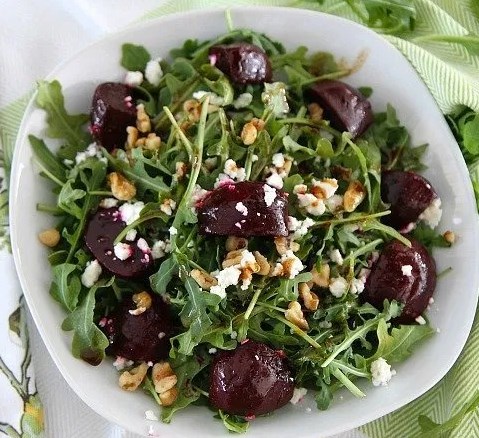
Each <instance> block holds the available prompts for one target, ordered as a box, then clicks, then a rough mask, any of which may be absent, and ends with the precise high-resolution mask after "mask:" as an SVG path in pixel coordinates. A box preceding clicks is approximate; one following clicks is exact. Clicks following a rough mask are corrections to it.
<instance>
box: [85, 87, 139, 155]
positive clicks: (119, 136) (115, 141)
mask: <svg viewBox="0 0 479 438" xmlns="http://www.w3.org/2000/svg"><path fill="white" fill-rule="evenodd" d="M132 91H133V90H132V89H131V88H130V87H128V86H127V85H125V84H121V83H117V82H105V83H103V84H100V85H98V87H96V90H95V93H94V95H93V100H92V103H91V111H90V120H91V132H92V135H93V138H94V139H95V140H96V141H97V142H98V143H99V144H100V145H101V146H103V147H104V148H105V149H107V150H109V151H110V150H112V149H115V148H123V147H124V146H125V141H126V137H127V133H126V128H127V127H128V126H136V106H135V102H134V101H133V98H132Z"/></svg>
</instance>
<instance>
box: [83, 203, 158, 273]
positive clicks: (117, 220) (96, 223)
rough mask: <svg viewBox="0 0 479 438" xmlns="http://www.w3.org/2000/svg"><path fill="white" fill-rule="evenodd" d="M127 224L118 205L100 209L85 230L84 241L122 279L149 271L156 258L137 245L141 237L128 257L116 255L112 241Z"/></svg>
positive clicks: (132, 245)
mask: <svg viewBox="0 0 479 438" xmlns="http://www.w3.org/2000/svg"><path fill="white" fill-rule="evenodd" d="M125 227H126V224H125V222H123V221H122V220H121V215H120V212H119V210H118V208H116V207H114V208H100V209H98V210H97V212H96V213H95V214H94V215H93V216H92V217H91V218H90V221H89V222H88V225H87V227H86V231H85V242H86V245H87V247H88V249H89V250H90V251H91V252H92V254H93V256H94V257H95V258H96V259H97V260H98V262H99V263H100V264H101V265H102V266H103V267H104V268H105V269H107V270H108V271H110V272H111V273H112V274H115V275H118V276H120V277H123V278H130V277H137V276H139V275H141V274H146V273H148V271H149V269H150V268H151V267H152V266H153V257H152V256H151V254H150V253H148V252H146V253H145V252H143V251H142V250H141V249H140V248H138V245H137V244H138V240H139V239H140V238H141V236H138V235H137V237H136V238H135V240H133V241H132V242H125V243H127V244H128V245H130V249H131V256H130V257H128V258H127V259H126V260H120V259H118V258H117V257H115V253H114V248H113V242H114V241H115V239H116V237H117V236H118V234H120V232H121V231H123V229H124V228H125Z"/></svg>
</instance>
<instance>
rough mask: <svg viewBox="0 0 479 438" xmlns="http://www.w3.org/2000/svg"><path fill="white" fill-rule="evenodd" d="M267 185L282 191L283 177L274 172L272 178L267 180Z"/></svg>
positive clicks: (269, 177)
mask: <svg viewBox="0 0 479 438" xmlns="http://www.w3.org/2000/svg"><path fill="white" fill-rule="evenodd" d="M266 184H269V185H270V186H272V187H275V188H277V189H282V188H283V178H281V175H280V174H279V173H278V172H276V171H274V172H273V173H272V174H271V175H270V176H268V178H266Z"/></svg>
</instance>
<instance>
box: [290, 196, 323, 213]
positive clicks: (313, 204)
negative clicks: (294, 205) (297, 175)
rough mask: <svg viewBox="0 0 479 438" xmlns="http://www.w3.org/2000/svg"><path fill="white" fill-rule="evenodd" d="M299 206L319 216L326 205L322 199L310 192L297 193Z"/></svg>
mask: <svg viewBox="0 0 479 438" xmlns="http://www.w3.org/2000/svg"><path fill="white" fill-rule="evenodd" d="M297 196H298V201H299V206H300V207H303V208H305V209H306V211H307V212H308V213H309V214H312V215H313V216H321V215H322V214H323V213H324V212H325V211H326V205H325V204H324V201H323V200H322V199H318V198H316V196H314V195H313V194H312V193H305V194H301V193H298V194H297Z"/></svg>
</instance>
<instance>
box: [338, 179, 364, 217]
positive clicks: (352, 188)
mask: <svg viewBox="0 0 479 438" xmlns="http://www.w3.org/2000/svg"><path fill="white" fill-rule="evenodd" d="M365 197H366V190H365V188H364V186H363V185H362V184H361V183H360V182H359V181H357V180H356V181H351V182H350V183H349V186H348V189H347V190H346V192H345V193H344V197H343V205H344V209H345V210H346V211H347V212H348V213H351V212H353V211H354V210H356V208H357V207H358V206H359V204H361V202H363V200H364V198H365Z"/></svg>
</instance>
